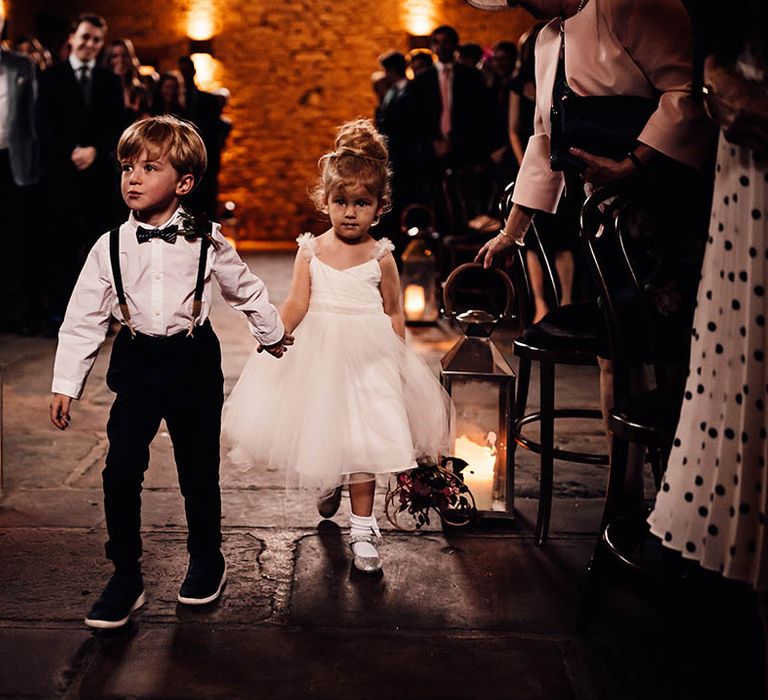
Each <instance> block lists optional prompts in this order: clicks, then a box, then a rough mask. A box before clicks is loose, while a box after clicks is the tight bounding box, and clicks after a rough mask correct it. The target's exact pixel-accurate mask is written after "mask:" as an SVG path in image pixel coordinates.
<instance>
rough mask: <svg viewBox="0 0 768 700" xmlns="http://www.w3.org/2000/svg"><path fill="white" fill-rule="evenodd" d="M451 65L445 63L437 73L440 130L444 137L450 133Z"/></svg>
mask: <svg viewBox="0 0 768 700" xmlns="http://www.w3.org/2000/svg"><path fill="white" fill-rule="evenodd" d="M452 76H453V66H452V65H451V64H450V63H446V64H445V65H444V66H443V70H442V71H440V73H439V82H440V101H441V102H442V105H441V106H442V109H441V111H440V132H441V133H442V134H443V137H444V138H446V139H447V138H448V135H449V134H450V133H451V110H452V109H453V81H452Z"/></svg>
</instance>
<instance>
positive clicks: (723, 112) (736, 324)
mask: <svg viewBox="0 0 768 700" xmlns="http://www.w3.org/2000/svg"><path fill="white" fill-rule="evenodd" d="M690 8H691V12H692V15H693V18H694V21H695V25H696V26H697V27H698V28H699V31H698V32H697V37H698V38H699V40H700V44H701V46H702V54H703V55H705V56H706V63H705V64H704V81H703V82H704V86H705V89H706V91H707V97H706V104H707V107H708V111H709V113H710V115H711V117H712V118H713V119H714V120H715V121H716V123H717V124H718V125H719V126H720V141H719V146H718V153H717V166H716V169H715V170H716V172H715V191H714V196H713V204H712V216H711V219H710V223H709V239H708V244H707V247H706V252H705V256H704V265H703V268H702V275H701V284H700V286H699V293H698V306H697V308H696V316H695V318H694V324H693V326H694V330H693V340H692V344H691V355H690V369H691V371H690V375H689V378H688V383H687V386H686V392H685V400H684V402H683V407H682V411H681V414H680V421H679V424H678V427H677V434H676V439H675V443H674V446H673V448H672V452H671V454H670V457H669V465H668V467H667V471H666V474H665V477H664V482H663V485H662V489H661V492H660V493H659V495H658V498H657V500H656V506H655V508H654V510H653V513H651V516H650V518H649V522H650V524H651V531H652V532H653V533H654V534H655V535H657V536H658V537H659V538H661V540H662V542H663V544H664V545H665V546H666V547H669V548H671V549H674V550H676V551H678V552H680V553H681V554H682V555H683V557H685V558H686V559H692V560H694V561H696V562H698V563H699V564H700V565H701V566H702V567H704V568H705V569H710V570H712V571H715V572H719V573H720V574H722V575H723V576H724V577H725V578H727V579H732V580H735V581H743V582H746V583H747V584H748V585H749V586H751V587H752V588H753V589H754V590H755V591H756V592H757V595H758V600H759V604H760V608H761V614H762V617H763V625H764V631H765V638H766V640H768V533H766V527H765V520H766V512H767V511H768V498H766V494H768V441H767V435H766V432H767V430H768V412H767V411H768V406H767V404H768V367H766V363H768V356H766V317H768V301H767V300H766V299H767V297H766V291H765V287H766V274H765V272H766V258H768V6H766V4H765V2H764V0H738V1H734V2H731V3H728V5H727V7H724V6H719V4H718V3H714V2H711V1H710V2H698V3H696V4H694V3H691V5H690ZM766 668H768V658H766ZM737 696H739V695H738V693H736V692H734V694H733V695H732V697H737ZM741 697H746V696H741ZM755 697H757V695H756V696H755Z"/></svg>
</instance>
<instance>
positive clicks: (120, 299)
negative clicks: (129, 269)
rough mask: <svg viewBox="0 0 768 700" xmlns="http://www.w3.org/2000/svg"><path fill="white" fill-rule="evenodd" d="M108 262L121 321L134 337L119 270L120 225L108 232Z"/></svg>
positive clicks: (121, 275) (134, 331)
mask: <svg viewBox="0 0 768 700" xmlns="http://www.w3.org/2000/svg"><path fill="white" fill-rule="evenodd" d="M109 262H110V264H111V266H112V279H113V280H114V281H115V294H117V303H118V306H119V307H120V313H121V314H122V315H123V323H124V324H125V325H126V327H127V328H128V330H129V331H130V332H131V338H135V337H136V329H135V328H134V327H133V324H132V323H131V312H130V311H129V310H128V304H127V302H126V301H125V289H123V273H122V272H121V271H120V227H119V226H118V227H117V228H113V229H112V230H111V231H110V232H109Z"/></svg>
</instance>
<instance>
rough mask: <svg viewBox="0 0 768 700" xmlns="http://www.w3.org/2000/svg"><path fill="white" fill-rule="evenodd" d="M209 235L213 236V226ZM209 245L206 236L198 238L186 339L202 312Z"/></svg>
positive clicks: (192, 332)
mask: <svg viewBox="0 0 768 700" xmlns="http://www.w3.org/2000/svg"><path fill="white" fill-rule="evenodd" d="M209 226H211V234H213V224H209ZM210 245H211V239H209V238H208V236H200V260H199V261H198V264H197V280H196V281H195V297H194V300H193V301H192V320H191V321H190V322H189V332H188V333H187V337H188V338H189V337H191V336H192V335H194V332H195V322H196V321H197V319H198V318H199V317H200V313H201V312H202V310H203V291H204V289H205V263H206V262H207V260H208V248H209V246H210Z"/></svg>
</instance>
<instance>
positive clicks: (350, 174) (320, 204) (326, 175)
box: [310, 119, 392, 214]
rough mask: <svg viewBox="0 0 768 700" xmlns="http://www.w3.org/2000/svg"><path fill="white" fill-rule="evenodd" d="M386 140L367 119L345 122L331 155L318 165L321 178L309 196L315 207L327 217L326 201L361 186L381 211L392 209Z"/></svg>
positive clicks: (322, 159) (338, 133) (326, 155)
mask: <svg viewBox="0 0 768 700" xmlns="http://www.w3.org/2000/svg"><path fill="white" fill-rule="evenodd" d="M388 160H389V152H388V151H387V140H386V138H385V137H384V136H382V135H381V134H380V133H379V132H378V131H376V127H375V126H374V125H373V124H372V123H371V121H370V120H369V119H355V120H354V121H350V122H346V123H344V124H342V125H341V126H340V127H339V130H338V131H337V132H336V141H335V143H334V148H333V151H331V152H330V153H326V154H325V155H324V156H323V157H322V158H320V160H319V161H318V167H319V168H320V177H319V179H318V181H317V184H316V185H315V186H314V187H313V188H312V191H311V192H310V198H311V199H312V202H313V203H314V205H315V207H317V209H318V210H319V211H321V212H323V213H324V214H327V213H328V197H329V196H330V195H331V193H333V192H335V191H339V190H341V191H342V192H343V191H344V189H345V188H346V187H354V186H355V185H358V184H360V185H362V186H363V187H365V189H366V190H368V192H370V194H371V195H372V196H373V197H376V199H377V200H378V206H379V207H380V208H381V209H382V211H389V209H390V208H391V206H392V188H391V187H390V184H389V178H390V175H391V173H390V170H389V167H388V165H387V163H388Z"/></svg>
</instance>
